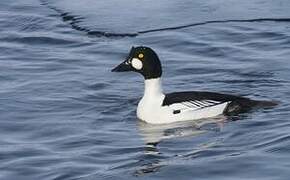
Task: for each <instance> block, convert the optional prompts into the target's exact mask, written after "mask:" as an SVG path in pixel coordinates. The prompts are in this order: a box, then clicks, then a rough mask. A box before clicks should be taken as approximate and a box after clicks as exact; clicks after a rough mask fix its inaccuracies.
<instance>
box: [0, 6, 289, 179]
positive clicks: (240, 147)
mask: <svg viewBox="0 0 290 180" xmlns="http://www.w3.org/2000/svg"><path fill="white" fill-rule="evenodd" d="M133 45H135V46H136V45H146V46H150V47H152V48H153V49H155V50H156V52H157V53H158V54H159V56H160V59H161V61H162V63H163V69H164V76H163V84H164V91H165V92H174V91H181V90H206V91H214V92H224V93H231V94H237V95H243V96H246V97H250V98H253V99H260V100H273V101H278V102H279V105H278V106H276V107H275V108H272V109H260V110H254V111H252V112H249V113H246V114H242V115H239V116H236V117H233V118H227V117H217V118H212V119H206V120H200V121H193V122H191V121H189V122H182V123H175V124H168V125H158V126H156V125H149V124H146V123H142V122H140V121H139V120H138V119H137V118H136V114H135V110H136V106H137V103H138V101H139V99H140V97H141V96H142V94H143V79H142V78H141V76H139V75H137V74H134V73H124V74H116V73H111V72H110V70H111V69H112V68H113V67H114V66H115V65H117V64H118V63H120V62H121V61H122V60H123V59H124V58H125V57H126V55H127V53H128V51H129V49H130V48H131V46H133ZM289 77H290V1H288V0H277V1H267V0H245V1H237V0H209V1H201V0H198V1H189V0H185V1H172V2H169V1H165V0H161V1H153V0H146V1H145V0H144V1H133V0H124V1H117V0H112V1H104V0H99V1H93V0H82V1H78V0H15V1H0V84H1V85H0V137H1V138H0V179H1V180H2V179H3V180H8V179H11V180H18V179H19V180H32V179H37V180H38V179H41V180H62V179H65V180H67V179H68V180H72V179H73V180H74V179H82V180H92V179H94V180H95V179H105V180H106V179H118V180H122V179H124V180H129V179H158V180H159V179H177V178H179V179H206V180H208V179H214V180H217V179H221V180H225V179H229V180H232V179H255V180H256V179H261V180H262V179H263V180H267V179H269V180H273V179H275V180H280V179H281V180H287V179H289V176H290V172H289V168H290V119H289V115H290V103H289V102H290V78H289ZM152 144H156V146H152Z"/></svg>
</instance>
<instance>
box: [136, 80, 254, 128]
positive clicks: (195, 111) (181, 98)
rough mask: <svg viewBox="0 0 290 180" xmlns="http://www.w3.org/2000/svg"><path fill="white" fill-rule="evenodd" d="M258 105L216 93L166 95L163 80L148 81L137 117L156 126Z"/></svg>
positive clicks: (242, 109)
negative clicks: (163, 89) (162, 84)
mask: <svg viewBox="0 0 290 180" xmlns="http://www.w3.org/2000/svg"><path fill="white" fill-rule="evenodd" d="M255 104H257V101H253V100H250V99H248V98H243V97H237V96H232V95H226V94H220V93H212V92H198V91H187V92H176V93H170V94H164V93H163V92H162V86H161V79H160V78H156V79H148V80H145V90H144V95H143V97H142V99H141V100H140V101H139V103H138V107H137V117H138V118H139V119H141V120H143V121H146V122H148V123H152V124H163V123H172V122H177V121H187V120H195V119H202V118H210V117H215V116H218V115H221V114H224V115H230V114H235V113H239V112H243V111H246V110H248V109H249V108H250V107H251V106H253V105H255Z"/></svg>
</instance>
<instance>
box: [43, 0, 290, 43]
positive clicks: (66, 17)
mask: <svg viewBox="0 0 290 180" xmlns="http://www.w3.org/2000/svg"><path fill="white" fill-rule="evenodd" d="M40 2H41V5H44V6H46V7H48V8H49V9H52V10H54V11H56V12H57V13H59V15H60V16H61V17H62V20H63V21H64V22H69V24H70V25H71V27H72V28H73V29H75V30H77V31H81V32H85V33H86V34H87V35H90V36H96V37H107V38H114V37H121V38H122V37H136V36H138V35H140V34H146V33H152V32H161V31H171V30H178V29H184V28H188V27H195V26H202V25H207V24H220V23H231V22H240V23H243V22H265V21H271V22H290V18H256V19H228V20H213V21H204V22H198V23H191V24H186V25H180V26H172V27H165V28H158V29H149V30H144V31H138V32H136V33H113V32H106V31H97V30H90V29H88V28H85V27H81V26H79V25H78V23H79V22H80V21H81V20H82V19H83V18H82V17H79V16H77V15H72V14H70V13H68V12H63V11H62V10H60V9H58V8H56V7H53V6H51V5H49V3H48V2H46V0H40Z"/></svg>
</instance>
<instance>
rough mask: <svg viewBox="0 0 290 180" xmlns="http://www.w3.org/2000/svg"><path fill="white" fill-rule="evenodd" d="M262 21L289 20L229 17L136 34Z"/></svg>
mask: <svg viewBox="0 0 290 180" xmlns="http://www.w3.org/2000/svg"><path fill="white" fill-rule="evenodd" d="M264 21H272V22H290V18H257V19H229V20H214V21H204V22H198V23H192V24H187V25H181V26H173V27H167V28H159V29H150V30H145V31H139V32H138V34H145V33H151V32H160V31H170V30H177V29H183V28H188V27H195V26H201V25H207V24H217V23H231V22H264Z"/></svg>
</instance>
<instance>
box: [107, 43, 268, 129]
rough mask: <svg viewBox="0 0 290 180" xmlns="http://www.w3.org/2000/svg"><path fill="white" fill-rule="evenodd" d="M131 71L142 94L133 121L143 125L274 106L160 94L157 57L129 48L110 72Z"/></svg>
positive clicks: (145, 49)
mask: <svg viewBox="0 0 290 180" xmlns="http://www.w3.org/2000/svg"><path fill="white" fill-rule="evenodd" d="M123 71H134V72H138V73H140V74H142V75H143V77H144V78H145V91H144V95H143V97H142V99H141V100H140V102H139V104H138V107H137V117H138V118H139V119H141V120H143V121H145V122H147V123H152V124H164V123H172V122H177V121H187V120H196V119H202V118H210V117H214V116H218V115H222V114H223V115H234V114H237V113H241V112H246V111H248V110H250V109H251V108H252V107H255V106H263V105H266V106H271V105H274V103H272V102H268V101H256V100H251V99H249V98H245V97H239V96H234V95H228V94H221V93H213V92H198V91H185V92H174V93H169V94H164V93H163V92H162V85H161V75H162V68H161V63H160V60H159V58H158V56H157V54H156V53H155V52H154V51H153V50H152V49H151V48H149V47H144V46H139V47H136V48H134V47H132V49H131V51H130V53H129V56H128V57H127V59H126V60H125V61H124V62H122V63H121V64H120V65H118V66H117V67H115V68H114V69H112V72H123Z"/></svg>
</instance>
